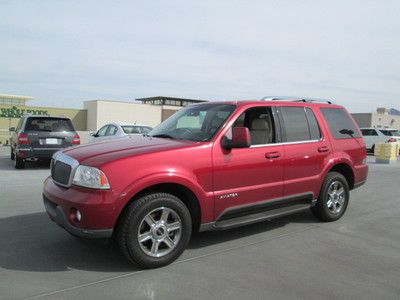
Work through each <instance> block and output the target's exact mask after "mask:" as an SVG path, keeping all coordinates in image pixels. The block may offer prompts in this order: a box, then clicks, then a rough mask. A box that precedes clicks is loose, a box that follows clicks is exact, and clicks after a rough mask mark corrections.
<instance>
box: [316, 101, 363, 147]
mask: <svg viewBox="0 0 400 300" xmlns="http://www.w3.org/2000/svg"><path fill="white" fill-rule="evenodd" d="M321 112H322V114H323V115H324V117H325V119H326V121H327V122H328V125H329V129H330V130H331V133H332V135H333V136H334V137H335V139H349V138H352V137H355V138H358V137H360V133H359V131H358V130H357V128H356V125H355V124H354V122H353V120H352V119H351V118H350V116H349V115H348V113H347V112H346V111H345V110H344V109H343V108H321Z"/></svg>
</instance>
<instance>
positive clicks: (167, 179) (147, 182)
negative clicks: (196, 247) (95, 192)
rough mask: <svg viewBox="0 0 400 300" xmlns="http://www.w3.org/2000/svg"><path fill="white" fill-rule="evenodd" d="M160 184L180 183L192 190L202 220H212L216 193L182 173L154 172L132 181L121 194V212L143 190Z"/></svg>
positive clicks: (203, 221)
mask: <svg viewBox="0 0 400 300" xmlns="http://www.w3.org/2000/svg"><path fill="white" fill-rule="evenodd" d="M158 184H178V185H182V186H184V187H186V188H187V189H189V190H191V191H192V192H193V194H194V195H195V196H196V198H197V200H198V202H199V206H200V210H201V216H202V217H201V222H202V223H205V222H211V221H212V218H213V216H214V193H213V192H212V191H211V192H206V191H204V189H203V188H202V187H201V186H200V185H199V184H198V183H197V182H196V180H195V179H194V178H192V177H190V176H188V175H186V174H181V173H168V172H159V173H153V174H149V175H147V176H145V177H142V178H140V179H138V180H136V181H134V182H132V183H131V184H129V185H128V186H127V187H126V188H125V189H124V190H123V191H122V192H121V194H120V201H119V203H120V205H119V210H120V212H121V211H122V209H123V208H124V207H125V206H126V204H127V203H128V202H130V201H131V199H133V198H134V197H135V196H136V195H138V194H139V193H140V192H141V191H143V190H146V189H148V188H151V187H152V186H155V185H158Z"/></svg>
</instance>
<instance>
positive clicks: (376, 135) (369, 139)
mask: <svg viewBox="0 0 400 300" xmlns="http://www.w3.org/2000/svg"><path fill="white" fill-rule="evenodd" d="M360 130H361V133H362V135H363V137H364V140H365V145H366V146H367V150H368V151H371V152H372V153H373V152H374V150H375V145H376V144H378V143H385V142H388V141H389V140H390V142H397V143H400V132H399V131H398V130H397V129H391V128H373V127H368V128H360Z"/></svg>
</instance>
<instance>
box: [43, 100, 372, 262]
mask: <svg viewBox="0 0 400 300" xmlns="http://www.w3.org/2000/svg"><path fill="white" fill-rule="evenodd" d="M367 173H368V166H367V165H366V149H365V144H364V141H363V139H362V136H361V134H360V131H359V129H358V127H357V125H356V123H355V122H354V120H353V119H352V118H351V116H350V115H349V114H348V113H347V112H346V110H345V109H344V108H343V107H342V106H338V105H334V104H331V102H329V101H328V102H323V101H319V100H318V101H317V100H312V99H295V98H293V99H281V98H273V99H268V100H264V101H237V102H233V101H232V102H212V103H205V104H198V105H193V106H189V107H186V108H183V109H181V110H180V111H178V112H177V113H175V114H174V115H173V116H171V117H170V118H169V119H167V120H166V121H164V122H163V123H161V124H160V125H159V126H158V127H156V128H155V129H153V130H152V131H151V132H150V133H149V134H147V135H144V136H131V137H126V138H122V139H117V140H112V141H103V142H98V143H93V144H89V145H81V146H77V147H73V148H69V149H66V150H64V151H61V152H57V153H56V154H55V155H54V156H53V160H52V164H51V176H50V177H48V178H47V179H46V181H45V182H44V190H43V198H44V205H45V207H46V210H47V213H48V215H49V216H50V218H51V219H52V220H53V221H55V222H56V223H57V224H59V225H60V226H62V227H64V228H65V229H66V230H67V231H68V232H70V233H71V234H73V235H76V236H79V237H87V238H111V237H114V238H115V239H116V240H117V241H118V244H119V246H120V248H121V250H122V252H123V253H124V254H125V255H126V256H127V257H128V259H130V260H131V261H134V262H136V263H137V264H139V265H141V266H142V267H145V268H154V267H159V266H163V265H166V264H169V263H171V262H173V261H174V260H175V259H176V258H178V257H179V256H180V254H181V253H182V252H183V251H184V249H185V248H186V246H187V244H188V242H189V240H190V237H191V234H192V232H193V231H196V230H197V231H204V230H224V229H229V228H233V227H236V226H242V225H247V224H251V223H255V222H261V221H265V220H270V219H272V218H276V217H279V216H284V215H288V214H292V213H296V212H299V211H302V210H305V209H311V211H312V212H313V214H314V215H315V216H316V217H317V218H318V219H320V220H322V221H325V222H329V221H335V220H337V219H339V218H340V217H342V216H343V214H344V212H345V211H346V208H347V206H348V204H349V191H350V190H352V189H354V188H356V187H358V186H360V185H362V184H363V183H365V181H366V179H367Z"/></svg>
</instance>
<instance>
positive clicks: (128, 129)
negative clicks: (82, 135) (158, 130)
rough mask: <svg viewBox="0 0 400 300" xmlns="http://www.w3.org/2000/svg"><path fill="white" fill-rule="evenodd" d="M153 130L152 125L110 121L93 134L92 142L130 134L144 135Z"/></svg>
mask: <svg viewBox="0 0 400 300" xmlns="http://www.w3.org/2000/svg"><path fill="white" fill-rule="evenodd" d="M151 130H153V128H152V127H150V126H147V125H141V124H128V123H109V124H106V125H104V126H103V127H101V128H100V129H99V130H98V131H97V132H96V133H93V134H91V136H92V140H91V142H97V141H103V140H106V139H113V138H121V137H124V136H130V135H143V134H147V133H149V132H150V131H151Z"/></svg>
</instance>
